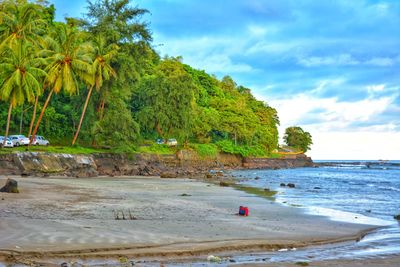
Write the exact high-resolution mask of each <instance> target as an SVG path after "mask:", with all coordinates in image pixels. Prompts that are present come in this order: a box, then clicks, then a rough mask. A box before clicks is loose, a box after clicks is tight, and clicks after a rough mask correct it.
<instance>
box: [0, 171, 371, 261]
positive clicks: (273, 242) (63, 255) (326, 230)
mask: <svg viewBox="0 0 400 267" xmlns="http://www.w3.org/2000/svg"><path fill="white" fill-rule="evenodd" d="M13 178H14V179H16V180H17V181H18V183H19V189H20V193H19V194H6V193H1V196H0V197H1V201H0V210H1V213H0V217H1V220H0V244H1V247H0V255H1V258H0V259H1V261H2V262H9V261H14V262H23V261H24V260H27V259H29V260H30V261H37V262H53V263H57V262H59V261H63V260H68V259H76V258H79V259H99V258H110V259H112V258H118V257H121V255H122V256H124V257H126V258H134V259H152V260H154V259H160V260H166V259H169V260H171V259H181V258H204V256H205V258H206V257H207V255H210V254H218V253H228V252H229V253H239V252H246V251H261V250H272V249H274V250H277V249H285V248H287V249H293V248H300V247H304V246H307V245H317V244H327V243H331V242H339V241H346V240H356V239H359V238H361V237H362V236H363V234H364V233H365V232H366V231H368V230H370V229H372V228H374V226H372V225H362V224H352V223H344V222H334V221H330V220H328V219H327V218H325V217H322V216H313V215H306V214H303V213H302V212H301V211H300V210H299V209H296V208H294V207H287V206H283V205H280V204H278V203H276V202H274V201H273V200H270V199H265V198H261V197H257V196H255V195H251V194H248V193H245V192H242V191H240V190H236V189H233V188H229V187H220V186H219V185H215V184H209V183H204V182H201V181H197V180H190V179H161V178H158V177H120V178H117V177H112V178H110V177H100V178H79V179H76V178H57V177H49V178H38V177H23V178H22V177H13ZM5 180H6V178H5V177H1V179H0V184H4V183H5ZM241 205H242V206H247V207H249V209H250V216H248V217H242V216H238V215H236V214H237V212H238V209H239V206H241ZM117 213H118V215H117ZM122 213H124V214H123V215H122ZM117 216H118V218H117ZM122 216H124V217H125V220H123V219H122ZM131 218H132V219H131Z"/></svg>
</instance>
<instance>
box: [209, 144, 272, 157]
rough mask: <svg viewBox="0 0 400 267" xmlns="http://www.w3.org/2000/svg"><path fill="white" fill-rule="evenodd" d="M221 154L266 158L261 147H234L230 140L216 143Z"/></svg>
mask: <svg viewBox="0 0 400 267" xmlns="http://www.w3.org/2000/svg"><path fill="white" fill-rule="evenodd" d="M216 144H217V146H218V147H219V149H220V150H221V151H222V152H225V153H229V154H236V155H241V156H242V157H263V156H268V155H267V153H266V151H265V150H264V149H263V147H261V146H255V145H254V146H247V145H235V144H234V143H233V142H232V141H231V140H223V141H219V142H217V143H216Z"/></svg>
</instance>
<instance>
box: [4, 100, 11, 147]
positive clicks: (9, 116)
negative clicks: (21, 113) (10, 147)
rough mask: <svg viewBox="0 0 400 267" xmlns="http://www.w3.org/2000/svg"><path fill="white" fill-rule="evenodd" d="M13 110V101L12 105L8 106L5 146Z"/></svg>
mask: <svg viewBox="0 0 400 267" xmlns="http://www.w3.org/2000/svg"><path fill="white" fill-rule="evenodd" d="M11 111H12V103H10V107H9V108H8V117H7V127H6V134H5V135H4V140H3V147H4V146H5V144H6V140H7V137H8V130H10V120H11Z"/></svg>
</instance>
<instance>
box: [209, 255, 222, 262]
mask: <svg viewBox="0 0 400 267" xmlns="http://www.w3.org/2000/svg"><path fill="white" fill-rule="evenodd" d="M207 260H208V261H209V262H221V258H220V257H218V256H214V255H210V256H208V257H207Z"/></svg>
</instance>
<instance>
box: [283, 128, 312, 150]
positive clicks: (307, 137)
mask: <svg viewBox="0 0 400 267" xmlns="http://www.w3.org/2000/svg"><path fill="white" fill-rule="evenodd" d="M283 139H284V141H285V143H286V144H287V145H288V146H292V147H295V148H298V149H301V150H302V151H303V152H307V150H309V149H310V146H311V145H312V143H313V142H312V137H311V134H310V133H309V132H305V131H304V130H303V129H302V128H301V127H298V126H292V127H288V128H287V129H286V130H285V135H284V137H283Z"/></svg>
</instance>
